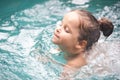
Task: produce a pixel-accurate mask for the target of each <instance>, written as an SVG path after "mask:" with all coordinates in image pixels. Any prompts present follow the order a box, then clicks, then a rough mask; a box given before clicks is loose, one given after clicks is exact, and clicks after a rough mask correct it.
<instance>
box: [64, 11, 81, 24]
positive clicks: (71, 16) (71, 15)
mask: <svg viewBox="0 0 120 80" xmlns="http://www.w3.org/2000/svg"><path fill="white" fill-rule="evenodd" d="M63 19H67V20H68V21H71V22H74V21H79V18H78V14H77V13H76V12H69V13H67V14H66V15H65V16H64V18H63Z"/></svg>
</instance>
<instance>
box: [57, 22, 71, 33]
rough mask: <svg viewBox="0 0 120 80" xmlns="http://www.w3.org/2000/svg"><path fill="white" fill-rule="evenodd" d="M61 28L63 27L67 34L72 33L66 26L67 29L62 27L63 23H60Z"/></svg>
mask: <svg viewBox="0 0 120 80" xmlns="http://www.w3.org/2000/svg"><path fill="white" fill-rule="evenodd" d="M59 26H60V27H63V28H64V30H65V32H67V33H70V32H69V29H68V28H67V27H66V26H65V27H64V26H62V23H61V22H60V23H59ZM66 28H67V30H66Z"/></svg>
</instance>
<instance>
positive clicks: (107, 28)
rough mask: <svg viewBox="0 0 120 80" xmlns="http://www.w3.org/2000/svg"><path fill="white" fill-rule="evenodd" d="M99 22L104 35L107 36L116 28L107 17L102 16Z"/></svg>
mask: <svg viewBox="0 0 120 80" xmlns="http://www.w3.org/2000/svg"><path fill="white" fill-rule="evenodd" d="M98 22H99V25H100V30H101V31H102V32H103V35H104V36H106V37H108V36H110V35H111V34H112V32H113V28H114V26H113V24H112V22H111V21H109V20H108V19H106V18H101V19H100V20H98Z"/></svg>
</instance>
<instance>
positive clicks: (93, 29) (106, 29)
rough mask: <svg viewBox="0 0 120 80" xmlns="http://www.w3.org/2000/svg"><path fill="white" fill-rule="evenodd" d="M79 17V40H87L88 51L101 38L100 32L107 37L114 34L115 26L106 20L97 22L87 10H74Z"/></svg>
mask: <svg viewBox="0 0 120 80" xmlns="http://www.w3.org/2000/svg"><path fill="white" fill-rule="evenodd" d="M73 11H75V12H76V13H78V15H79V22H80V23H79V34H80V35H79V37H78V40H79V41H82V40H86V41H87V46H86V50H89V49H90V48H91V46H92V45H93V43H95V42H97V41H98V39H99V37H100V31H102V32H103V35H104V36H105V37H108V36H110V35H111V34H112V32H113V28H114V26H113V24H112V22H111V21H109V20H108V19H106V18H101V19H100V20H97V19H96V18H95V17H94V16H93V15H92V14H91V13H90V12H88V11H86V10H73Z"/></svg>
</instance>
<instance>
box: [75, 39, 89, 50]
mask: <svg viewBox="0 0 120 80" xmlns="http://www.w3.org/2000/svg"><path fill="white" fill-rule="evenodd" d="M86 46H87V41H86V40H82V41H78V42H77V44H76V48H78V49H85V47H86Z"/></svg>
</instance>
